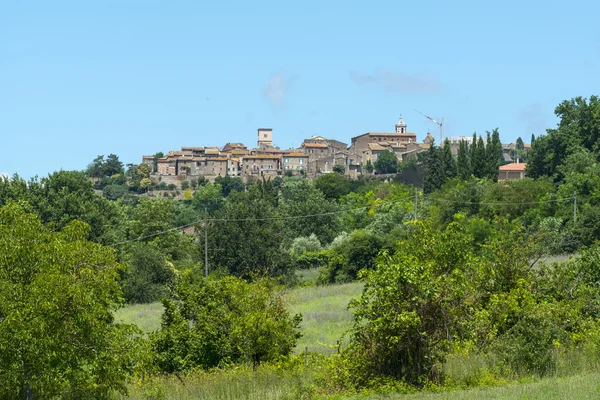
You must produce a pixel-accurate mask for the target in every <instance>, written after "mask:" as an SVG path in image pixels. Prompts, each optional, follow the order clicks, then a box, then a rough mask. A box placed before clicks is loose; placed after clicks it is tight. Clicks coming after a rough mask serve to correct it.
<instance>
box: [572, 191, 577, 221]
mask: <svg viewBox="0 0 600 400" xmlns="http://www.w3.org/2000/svg"><path fill="white" fill-rule="evenodd" d="M573 222H574V223H575V224H576V223H577V192H574V193H573Z"/></svg>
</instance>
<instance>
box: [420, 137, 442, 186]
mask: <svg viewBox="0 0 600 400" xmlns="http://www.w3.org/2000/svg"><path fill="white" fill-rule="evenodd" d="M442 153H443V152H442V149H441V148H439V147H437V146H430V147H429V149H428V150H427V153H426V154H425V177H424V178H423V191H424V192H425V193H426V194H428V193H431V192H433V191H434V190H436V189H439V188H440V187H442V185H443V184H444V182H446V173H445V172H444V158H443V154H442Z"/></svg>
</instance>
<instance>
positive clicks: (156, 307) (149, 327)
mask: <svg viewBox="0 0 600 400" xmlns="http://www.w3.org/2000/svg"><path fill="white" fill-rule="evenodd" d="M162 312H163V306H162V304H161V303H158V302H157V303H150V304H133V305H129V306H126V307H123V308H121V309H119V310H117V312H116V314H115V320H116V321H117V322H121V323H126V324H135V325H137V326H138V328H140V329H141V330H142V331H143V332H145V333H149V332H152V331H153V330H156V329H158V328H160V317H161V315H162Z"/></svg>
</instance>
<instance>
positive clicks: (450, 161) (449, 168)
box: [442, 138, 457, 179]
mask: <svg viewBox="0 0 600 400" xmlns="http://www.w3.org/2000/svg"><path fill="white" fill-rule="evenodd" d="M442 159H443V162H444V173H445V174H446V178H448V179H452V178H454V177H455V176H456V174H457V170H456V160H455V159H454V156H453V155H452V145H451V144H450V140H448V138H446V140H444V147H443V149H442Z"/></svg>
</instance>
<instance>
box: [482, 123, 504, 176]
mask: <svg viewBox="0 0 600 400" xmlns="http://www.w3.org/2000/svg"><path fill="white" fill-rule="evenodd" d="M487 138H488V145H487V147H486V158H487V168H486V169H487V178H488V179H491V180H493V181H494V182H496V181H498V167H500V165H502V164H504V153H503V152H502V142H501V141H500V133H499V132H498V128H496V129H494V130H493V131H492V134H491V138H490V132H488V134H487Z"/></svg>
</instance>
